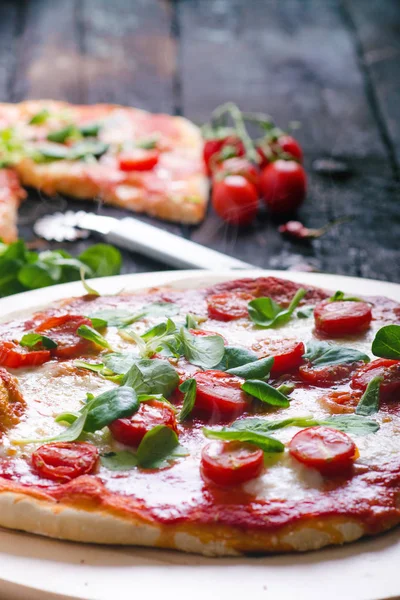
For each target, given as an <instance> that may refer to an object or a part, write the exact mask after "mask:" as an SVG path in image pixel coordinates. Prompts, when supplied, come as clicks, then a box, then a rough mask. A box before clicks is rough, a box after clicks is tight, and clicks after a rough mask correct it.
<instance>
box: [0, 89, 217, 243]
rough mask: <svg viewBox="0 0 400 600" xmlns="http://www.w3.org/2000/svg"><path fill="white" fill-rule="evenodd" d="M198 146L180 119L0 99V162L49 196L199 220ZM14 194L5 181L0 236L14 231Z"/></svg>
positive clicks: (202, 183) (202, 196)
mask: <svg viewBox="0 0 400 600" xmlns="http://www.w3.org/2000/svg"><path fill="white" fill-rule="evenodd" d="M202 151H203V141H202V137H201V133H200V130H199V129H198V127H196V126H195V125H194V124H193V123H191V122H190V121H188V120H187V119H184V118H182V117H173V116H170V115H164V114H151V113H149V112H146V111H143V110H139V109H136V108H128V107H123V106H118V105H110V104H96V105H92V106H77V105H72V104H68V103H66V102H57V101H52V100H28V101H26V102H22V103H20V104H0V164H1V165H2V166H6V167H12V168H13V169H14V171H15V173H16V175H17V177H18V180H19V182H20V184H21V185H22V186H32V187H35V188H37V189H38V190H41V191H43V192H44V193H46V194H48V195H50V196H51V195H54V194H56V193H61V194H66V195H68V196H71V197H73V198H78V199H97V200H100V201H102V202H105V203H107V204H112V205H115V206H119V207H121V208H125V209H128V210H132V211H135V212H141V213H146V214H149V215H151V216H154V217H158V218H160V219H165V220H168V221H176V222H180V223H198V222H200V221H201V220H202V219H203V217H204V214H205V210H206V206H207V199H208V183H207V178H206V175H205V168H204V164H203V158H202ZM0 173H1V171H0ZM0 176H2V177H7V176H6V175H3V174H2V175H0ZM1 183H3V181H1ZM7 191H8V192H9V193H8V195H7ZM15 196H17V199H21V198H22V196H23V191H21V188H19V187H18V189H17V190H16V186H15V183H12V184H10V185H7V184H6V185H4V187H3V188H2V198H1V204H0V207H1V211H0V236H1V237H3V238H4V239H8V240H12V239H13V238H14V237H15V206H16V200H15ZM7 198H8V200H7Z"/></svg>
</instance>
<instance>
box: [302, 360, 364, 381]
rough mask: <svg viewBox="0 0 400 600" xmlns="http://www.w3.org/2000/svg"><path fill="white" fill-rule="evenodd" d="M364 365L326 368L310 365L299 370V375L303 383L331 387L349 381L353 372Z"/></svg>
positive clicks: (349, 364)
mask: <svg viewBox="0 0 400 600" xmlns="http://www.w3.org/2000/svg"><path fill="white" fill-rule="evenodd" d="M361 364H362V363H361V362H360V361H358V362H354V363H346V364H342V365H328V366H324V367H313V366H312V365H311V364H310V363H307V364H305V365H302V366H301V367H300V368H299V375H300V377H301V379H302V380H303V381H306V382H307V383H310V384H311V385H315V386H317V387H330V386H331V385H334V384H335V383H344V382H345V381H348V380H349V378H350V375H351V373H352V372H353V371H355V370H356V369H358V367H359V366H360V365H361Z"/></svg>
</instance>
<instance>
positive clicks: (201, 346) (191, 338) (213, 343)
mask: <svg viewBox="0 0 400 600" xmlns="http://www.w3.org/2000/svg"><path fill="white" fill-rule="evenodd" d="M179 339H180V341H181V343H182V346H183V354H184V356H185V358H186V359H187V360H188V361H189V362H190V363H192V364H193V365H197V366H198V367H201V368H203V369H211V368H212V367H214V366H215V365H217V364H218V363H219V362H220V361H221V360H222V357H223V355H224V351H225V348H224V340H223V339H222V337H221V336H220V335H204V336H195V335H192V334H191V333H190V332H189V331H188V330H187V329H185V328H184V327H182V328H181V330H180V336H179Z"/></svg>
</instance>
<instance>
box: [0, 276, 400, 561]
mask: <svg viewBox="0 0 400 600" xmlns="http://www.w3.org/2000/svg"><path fill="white" fill-rule="evenodd" d="M399 321H400V305H399V304H398V303H396V302H395V301H394V300H390V299H387V298H382V297H376V298H360V297H355V296H346V295H345V294H343V292H340V291H337V292H335V293H334V292H333V291H326V290H323V289H318V288H315V287H310V286H308V285H304V286H302V285H300V284H297V283H294V282H292V281H288V280H284V279H278V278H275V277H259V278H256V279H239V280H235V281H225V282H222V283H218V284H215V285H213V286H211V287H208V288H201V289H191V288H186V289H178V288H174V287H170V288H168V287H161V288H152V289H147V290H144V291H140V292H135V293H119V294H117V295H109V296H99V295H96V294H95V293H93V294H89V295H85V296H82V297H76V298H69V299H65V300H63V301H61V302H58V303H57V304H54V305H52V306H50V307H47V308H45V309H42V310H41V311H40V312H36V313H34V314H24V315H22V316H20V317H18V318H14V319H13V320H12V321H11V322H6V323H2V324H0V365H1V367H0V433H1V440H0V442H1V453H0V525H1V526H4V527H8V528H13V529H19V530H24V531H28V532H33V533H37V534H42V535H46V536H51V537H54V538H61V539H67V540H75V541H80V542H94V543H105V544H134V545H143V546H151V547H158V548H173V549H178V550H182V551H186V552H193V553H200V554H205V555H215V556H224V555H227V556H228V555H238V554H243V553H268V552H290V551H305V550H316V549H319V548H321V547H323V546H327V545H331V544H343V543H345V542H351V541H354V540H356V539H358V538H360V537H362V536H365V535H376V534H378V533H381V532H383V531H386V530H388V529H390V528H392V527H394V526H395V525H397V524H398V523H399V521H400V503H399V498H400V452H399V450H400V437H399V431H400V408H399V406H400V404H399V400H400V360H399V358H400V347H399V344H398V340H399V339H400V336H399V331H400V327H399V325H398V323H399ZM396 337H397V342H396V339H395V338H396ZM396 344H397V346H396ZM396 348H397V349H396ZM396 352H397V354H396ZM396 356H397V358H396Z"/></svg>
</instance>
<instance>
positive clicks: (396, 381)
mask: <svg viewBox="0 0 400 600" xmlns="http://www.w3.org/2000/svg"><path fill="white" fill-rule="evenodd" d="M374 377H383V381H382V383H381V385H380V388H379V389H380V396H381V399H383V400H385V401H389V402H390V401H391V400H398V399H399V398H400V360H389V359H388V358H378V359H377V360H373V361H372V362H370V363H368V364H367V365H364V366H363V367H361V369H359V370H358V371H357V372H356V373H354V375H353V378H352V380H351V387H352V388H353V389H357V390H361V391H362V392H365V390H366V389H367V385H368V384H369V382H370V381H371V379H373V378H374Z"/></svg>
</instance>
